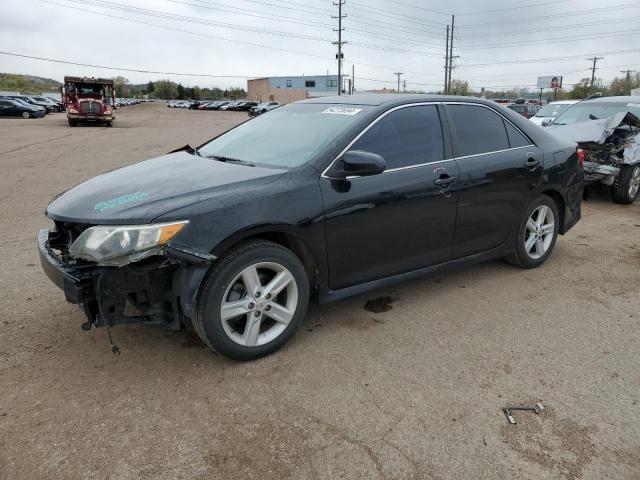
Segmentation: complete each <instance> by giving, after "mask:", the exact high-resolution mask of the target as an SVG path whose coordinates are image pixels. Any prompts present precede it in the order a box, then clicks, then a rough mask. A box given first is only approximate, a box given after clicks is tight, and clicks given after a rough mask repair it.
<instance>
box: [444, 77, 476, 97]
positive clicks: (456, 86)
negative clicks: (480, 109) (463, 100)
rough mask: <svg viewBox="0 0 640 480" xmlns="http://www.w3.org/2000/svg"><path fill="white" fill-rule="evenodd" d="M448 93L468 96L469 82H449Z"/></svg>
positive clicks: (469, 92) (469, 91)
mask: <svg viewBox="0 0 640 480" xmlns="http://www.w3.org/2000/svg"><path fill="white" fill-rule="evenodd" d="M449 93H450V94H451V95H470V94H471V90H470V89H469V82H465V81H464V80H451V89H450V91H449Z"/></svg>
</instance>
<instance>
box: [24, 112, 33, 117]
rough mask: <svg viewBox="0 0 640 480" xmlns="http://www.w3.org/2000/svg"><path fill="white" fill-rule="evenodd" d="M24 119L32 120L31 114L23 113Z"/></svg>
mask: <svg viewBox="0 0 640 480" xmlns="http://www.w3.org/2000/svg"><path fill="white" fill-rule="evenodd" d="M22 118H31V114H30V113H29V112H22Z"/></svg>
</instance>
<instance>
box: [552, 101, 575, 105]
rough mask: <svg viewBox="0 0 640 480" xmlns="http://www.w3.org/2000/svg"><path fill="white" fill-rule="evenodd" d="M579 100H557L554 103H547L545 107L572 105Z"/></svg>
mask: <svg viewBox="0 0 640 480" xmlns="http://www.w3.org/2000/svg"><path fill="white" fill-rule="evenodd" d="M579 101H580V100H557V101H555V102H549V103H547V105H573V104H574V103H578V102H579Z"/></svg>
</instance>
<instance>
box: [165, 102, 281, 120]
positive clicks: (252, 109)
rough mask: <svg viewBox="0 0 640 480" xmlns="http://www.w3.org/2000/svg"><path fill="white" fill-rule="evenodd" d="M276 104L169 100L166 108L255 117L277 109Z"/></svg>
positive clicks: (277, 105)
mask: <svg viewBox="0 0 640 480" xmlns="http://www.w3.org/2000/svg"><path fill="white" fill-rule="evenodd" d="M279 106H280V104H279V103H278V102H265V103H259V102H252V101H247V100H215V101H211V100H199V101H194V100H170V101H168V102H167V107H168V108H184V109H188V110H220V111H233V112H247V113H248V114H249V116H252V117H253V116H257V115H260V114H262V113H265V112H267V111H269V110H273V109H274V108H277V107H279Z"/></svg>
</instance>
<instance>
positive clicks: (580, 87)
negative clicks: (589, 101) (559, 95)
mask: <svg viewBox="0 0 640 480" xmlns="http://www.w3.org/2000/svg"><path fill="white" fill-rule="evenodd" d="M605 91H606V89H605V88H604V86H603V84H602V80H601V79H599V78H598V79H596V81H595V82H594V84H593V87H592V86H591V79H590V78H588V77H585V78H583V79H581V80H580V81H579V82H578V83H576V84H575V85H574V86H573V88H572V89H571V91H570V92H569V98H573V99H576V100H581V99H583V98H585V97H588V96H589V95H593V94H594V93H596V92H603V93H604V92H605Z"/></svg>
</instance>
